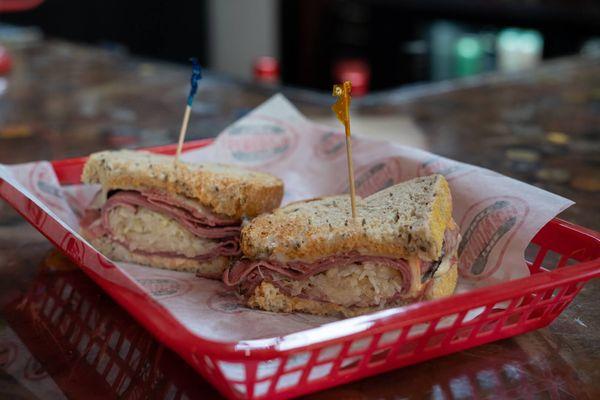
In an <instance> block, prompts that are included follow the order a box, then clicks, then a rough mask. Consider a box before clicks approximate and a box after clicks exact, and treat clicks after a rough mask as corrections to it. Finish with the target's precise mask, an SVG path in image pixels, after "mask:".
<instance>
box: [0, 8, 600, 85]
mask: <svg viewBox="0 0 600 400" xmlns="http://www.w3.org/2000/svg"><path fill="white" fill-rule="evenodd" d="M10 1H14V0H0V3H1V2H4V3H5V4H6V2H9V3H10ZM31 1H34V0H31ZM0 22H1V23H2V24H3V25H2V29H0V38H4V39H5V40H6V38H7V37H9V38H10V36H11V35H12V34H13V32H14V29H12V28H11V27H10V26H14V25H17V26H23V27H33V29H30V30H29V31H28V33H27V34H28V35H33V36H35V35H38V34H43V35H44V36H46V37H50V38H52V37H55V38H64V39H68V40H70V41H74V42H80V43H88V44H94V45H98V46H102V47H107V48H114V49H119V50H126V51H127V52H130V53H132V54H136V55H141V56H148V57H152V58H159V59H165V60H169V61H175V62H182V63H183V62H187V59H188V58H189V56H190V55H198V57H199V58H200V60H201V62H203V64H204V65H207V66H208V67H210V68H211V69H212V70H214V71H216V72H221V73H224V74H228V75H230V76H233V77H235V78H239V79H242V80H248V81H250V80H260V81H265V82H281V83H283V84H286V85H288V86H300V87H306V88H311V89H317V90H320V91H329V90H330V88H331V83H332V81H339V80H342V79H350V80H352V81H353V84H354V88H355V89H354V93H355V94H356V95H360V94H364V93H368V92H370V91H380V90H386V89H390V88H395V87H398V86H401V85H407V84H412V83H417V82H429V81H439V80H443V79H450V78H457V77H467V76H473V75H477V74H482V73H486V72H488V71H493V70H503V71H516V70H522V69H527V68H531V67H533V66H535V65H537V64H538V63H540V61H541V60H544V59H551V58H556V57H561V56H566V55H573V54H578V53H581V52H598V51H600V2H599V1H597V0H376V1H360V0H321V1H315V0H304V1H300V0H286V1H283V0H254V1H243V0H194V1H173V0H171V1H166V0H145V1H141V0H128V1H122V0H87V1H81V0H47V1H45V2H43V3H42V4H41V5H40V6H39V7H37V8H35V9H32V10H29V11H22V12H18V13H16V12H15V13H2V14H0ZM232 27H235V29H232Z"/></svg>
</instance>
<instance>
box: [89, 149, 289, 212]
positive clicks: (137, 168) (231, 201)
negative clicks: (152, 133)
mask: <svg viewBox="0 0 600 400" xmlns="http://www.w3.org/2000/svg"><path fill="white" fill-rule="evenodd" d="M81 180H82V182H84V183H99V184H101V185H102V187H103V188H104V189H106V190H112V189H125V190H126V189H129V190H132V189H134V190H135V189H138V190H139V189H159V190H164V191H167V192H169V193H173V194H178V195H182V196H186V197H188V198H191V199H194V200H196V201H198V202H199V203H200V204H202V205H203V206H206V207H209V208H210V209H211V210H212V211H213V212H215V213H217V214H221V215H225V216H228V217H233V218H242V217H250V218H252V217H255V216H256V215H259V214H261V213H264V212H267V211H271V210H272V209H274V208H276V207H278V206H279V204H280V203H281V199H282V197H283V182H282V181H281V180H280V179H279V178H276V177H274V176H272V175H269V174H264V173H261V172H254V171H249V170H245V169H242V168H238V167H235V166H232V165H224V164H192V163H187V162H177V163H176V162H175V159H174V157H171V156H165V155H158V154H152V153H148V152H144V151H131V150H119V151H102V152H99V153H94V154H92V155H91V156H90V157H89V158H88V161H87V162H86V164H85V166H84V168H83V174H82V176H81Z"/></svg>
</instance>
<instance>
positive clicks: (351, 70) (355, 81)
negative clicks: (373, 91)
mask: <svg viewBox="0 0 600 400" xmlns="http://www.w3.org/2000/svg"><path fill="white" fill-rule="evenodd" d="M333 79H334V81H335V82H336V83H338V82H344V81H350V82H352V96H356V97H358V96H364V95H366V94H367V93H368V92H369V85H370V83H371V67H370V66H369V63H368V62H367V61H365V60H363V59H360V58H353V59H344V60H340V61H338V62H336V63H335V64H334V67H333Z"/></svg>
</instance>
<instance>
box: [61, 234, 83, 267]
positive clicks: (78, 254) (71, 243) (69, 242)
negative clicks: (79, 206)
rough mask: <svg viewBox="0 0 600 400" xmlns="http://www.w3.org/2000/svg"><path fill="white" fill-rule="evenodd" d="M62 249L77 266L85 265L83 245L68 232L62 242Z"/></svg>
mask: <svg viewBox="0 0 600 400" xmlns="http://www.w3.org/2000/svg"><path fill="white" fill-rule="evenodd" d="M60 248H61V249H63V251H64V252H65V254H66V255H67V256H69V257H70V258H71V259H72V260H73V261H74V262H75V263H76V264H78V265H81V264H82V263H83V256H84V254H85V249H84V247H83V243H81V242H80V241H79V240H78V239H77V238H76V237H75V236H73V235H72V234H71V233H69V232H67V233H66V234H65V236H64V237H63V239H62V240H61V242H60Z"/></svg>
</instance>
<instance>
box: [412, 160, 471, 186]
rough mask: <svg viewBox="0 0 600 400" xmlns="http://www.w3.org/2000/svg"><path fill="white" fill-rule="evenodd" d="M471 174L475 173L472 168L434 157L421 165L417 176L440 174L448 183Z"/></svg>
mask: <svg viewBox="0 0 600 400" xmlns="http://www.w3.org/2000/svg"><path fill="white" fill-rule="evenodd" d="M471 172H473V169H472V168H469V167H467V166H465V165H463V164H461V163H458V162H456V161H452V160H448V159H445V158H442V157H437V156H434V157H431V158H430V159H428V160H427V161H425V162H424V163H422V164H421V165H419V168H418V170H417V175H418V176H426V175H431V174H440V175H444V177H445V178H446V179H447V180H448V181H451V180H453V179H456V178H459V177H461V176H464V175H466V174H468V173H471Z"/></svg>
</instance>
